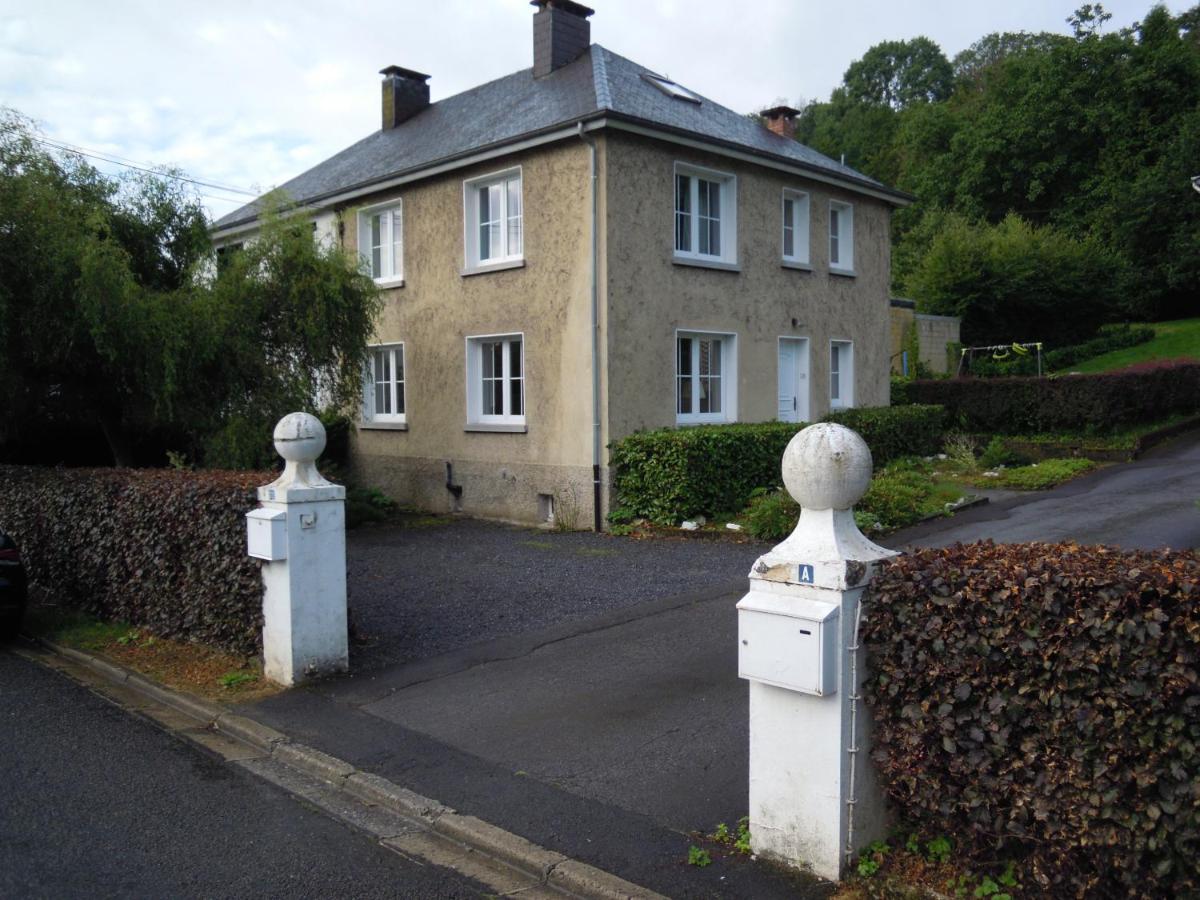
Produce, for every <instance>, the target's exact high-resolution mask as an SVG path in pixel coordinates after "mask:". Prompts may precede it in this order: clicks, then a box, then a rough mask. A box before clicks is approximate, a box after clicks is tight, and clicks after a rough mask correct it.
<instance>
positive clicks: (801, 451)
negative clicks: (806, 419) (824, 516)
mask: <svg viewBox="0 0 1200 900" xmlns="http://www.w3.org/2000/svg"><path fill="white" fill-rule="evenodd" d="M783 483H784V485H785V486H786V487H787V490H788V493H789V494H791V495H792V498H793V499H794V500H795V501H796V502H797V503H799V504H800V506H801V508H802V509H850V508H852V507H853V506H854V504H855V503H857V502H858V501H859V499H860V498H861V497H862V495H863V494H865V493H866V492H867V488H868V487H869V486H870V483H871V449H870V448H869V447H868V446H867V442H866V441H864V440H863V439H862V438H861V437H859V436H858V435H857V434H856V433H855V432H853V431H851V430H850V429H849V428H847V427H845V426H844V425H836V424H834V423H832V422H821V423H819V424H817V425H809V426H808V427H807V428H805V429H802V430H801V431H800V432H799V433H797V434H796V435H795V437H793V438H792V439H791V440H790V441H789V442H788V445H787V449H786V450H784V451H783Z"/></svg>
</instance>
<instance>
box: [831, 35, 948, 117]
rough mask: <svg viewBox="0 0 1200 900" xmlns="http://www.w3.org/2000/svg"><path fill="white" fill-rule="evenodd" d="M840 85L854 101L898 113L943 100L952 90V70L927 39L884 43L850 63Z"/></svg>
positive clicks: (934, 45) (938, 50) (940, 50)
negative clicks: (898, 111)
mask: <svg viewBox="0 0 1200 900" xmlns="http://www.w3.org/2000/svg"><path fill="white" fill-rule="evenodd" d="M842 83H843V84H844V85H845V88H846V93H847V95H848V96H849V98H850V100H852V101H854V102H858V103H865V104H867V105H872V106H880V105H882V106H890V107H891V108H892V109H897V110H899V109H904V108H905V107H908V106H911V105H912V104H914V103H935V102H937V101H939V100H945V99H946V98H947V97H949V96H950V92H951V91H952V90H953V88H954V69H953V68H952V67H951V65H950V61H949V60H948V59H946V55H945V54H944V53H942V48H941V47H939V46H938V45H937V44H935V43H934V42H933V41H931V40H930V39H929V38H927V37H917V38H913V39H912V40H911V41H884V42H883V43H882V44H876V45H875V46H874V47H872V48H871V49H870V50H868V51H867V52H866V53H864V54H863V57H862V59H859V60H855V61H854V62H853V63H851V64H850V68H848V69H847V70H846V74H845V76H843V78H842Z"/></svg>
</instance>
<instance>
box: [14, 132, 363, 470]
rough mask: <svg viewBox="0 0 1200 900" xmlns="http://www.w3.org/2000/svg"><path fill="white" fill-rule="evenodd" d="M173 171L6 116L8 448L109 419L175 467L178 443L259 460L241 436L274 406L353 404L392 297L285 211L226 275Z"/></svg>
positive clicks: (103, 427)
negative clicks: (81, 152) (89, 153)
mask: <svg viewBox="0 0 1200 900" xmlns="http://www.w3.org/2000/svg"><path fill="white" fill-rule="evenodd" d="M174 174H175V173H172V172H162V173H157V174H153V175H146V174H139V175H137V176H133V177H127V178H112V177H109V176H105V175H103V174H101V173H99V172H97V171H96V170H95V169H94V168H92V167H91V166H89V165H88V164H87V163H86V162H85V161H84V160H83V159H82V158H80V157H78V156H76V155H72V154H57V153H51V152H50V151H48V150H46V149H44V145H43V144H42V143H41V140H40V138H39V136H38V133H37V131H36V129H35V127H34V126H33V125H32V123H31V122H29V120H27V119H25V118H23V117H21V116H20V115H19V114H17V113H15V112H13V111H3V112H0V391H2V392H3V395H4V396H5V398H6V400H7V402H8V415H7V416H6V418H5V419H4V421H3V422H2V423H0V447H3V448H5V452H6V453H8V455H10V456H11V455H12V453H14V452H16V451H15V450H14V449H13V448H14V447H16V446H17V445H18V444H19V443H21V442H24V444H25V445H26V447H28V445H29V443H30V442H31V440H32V438H31V436H37V435H40V436H42V437H45V436H47V435H49V434H52V433H55V434H59V435H63V434H68V435H70V436H72V437H78V436H79V435H82V434H86V433H88V431H89V430H94V429H99V430H100V431H101V432H102V433H103V435H104V439H105V442H106V445H107V447H108V450H109V452H110V454H111V458H112V460H113V462H115V463H117V464H118V465H130V464H133V463H134V462H136V461H139V460H153V461H156V462H161V461H162V451H163V450H164V449H166V448H174V449H176V450H184V451H186V452H188V453H189V454H191V455H192V456H193V458H195V459H198V460H205V459H206V460H207V461H208V462H225V463H230V462H233V463H250V462H261V461H265V460H266V459H267V458H268V457H266V456H265V453H258V455H257V458H253V457H255V454H254V453H251V452H249V451H247V450H245V442H244V441H243V442H241V443H240V444H239V443H238V442H235V441H230V440H228V437H229V435H231V434H233V433H239V432H250V431H255V432H256V433H259V434H261V436H262V437H261V440H260V441H259V442H258V443H257V444H255V445H254V446H257V447H261V448H266V447H268V446H269V433H270V425H271V424H273V421H274V419H275V418H277V417H278V416H279V415H281V414H282V413H284V412H288V411H290V410H291V409H293V408H303V407H311V406H312V404H313V398H314V397H315V396H316V395H317V388H318V387H320V388H323V389H324V391H325V393H326V394H327V395H328V396H329V398H330V399H331V400H333V401H334V402H336V403H339V404H342V405H346V404H349V403H350V402H352V396H353V395H354V394H355V393H356V391H357V389H358V385H359V384H360V383H361V381H360V379H361V372H362V367H363V365H364V362H365V356H366V342H367V339H368V338H369V336H370V334H371V332H372V322H373V319H374V315H375V314H376V312H377V310H378V303H379V300H378V295H377V293H376V291H375V288H374V285H373V283H372V282H371V280H370V279H369V278H367V277H366V276H364V275H362V274H361V273H359V272H358V271H357V270H356V268H355V265H354V264H353V263H351V262H350V261H349V260H347V259H346V258H345V257H344V256H343V254H341V252H340V251H338V250H336V249H332V248H323V247H319V246H317V245H316V244H315V243H314V240H313V237H312V230H311V228H310V227H309V225H308V223H307V222H302V221H299V220H288V219H284V218H281V217H277V216H275V217H271V216H268V217H267V220H266V221H265V223H264V225H263V227H262V229H261V231H260V234H259V236H258V238H257V239H256V240H255V241H253V242H252V243H251V244H250V246H249V247H248V248H247V249H246V250H245V251H244V252H243V254H242V255H241V257H242V258H241V259H240V260H239V261H238V262H237V263H236V264H235V265H233V266H231V267H229V270H228V271H227V272H223V273H222V274H221V275H220V276H219V277H218V276H216V274H215V265H214V261H213V254H212V248H211V245H210V242H209V238H208V229H209V225H208V222H207V219H206V218H205V214H204V210H203V208H202V206H201V205H200V203H199V200H198V198H197V197H196V196H195V195H194V194H192V193H190V192H189V191H188V190H187V189H186V188H184V187H183V186H182V185H183V183H182V182H181V181H180V180H179V179H177V178H174V177H173V175H174ZM251 426H252V427H251ZM222 436H225V439H224V440H223V439H222ZM235 446H236V447H241V448H242V449H241V450H238V451H237V452H234V450H233V448H234V447H235ZM42 447H43V448H44V447H45V444H44V443H43V444H42ZM56 459H57V457H56Z"/></svg>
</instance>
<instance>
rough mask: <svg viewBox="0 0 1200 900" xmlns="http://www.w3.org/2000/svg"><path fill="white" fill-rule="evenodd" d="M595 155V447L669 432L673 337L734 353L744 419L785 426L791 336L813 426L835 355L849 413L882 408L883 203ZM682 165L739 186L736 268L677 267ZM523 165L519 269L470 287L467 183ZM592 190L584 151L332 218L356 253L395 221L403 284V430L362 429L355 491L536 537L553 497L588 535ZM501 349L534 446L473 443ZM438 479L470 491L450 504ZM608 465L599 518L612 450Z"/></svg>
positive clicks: (771, 173) (649, 148) (709, 159)
mask: <svg viewBox="0 0 1200 900" xmlns="http://www.w3.org/2000/svg"><path fill="white" fill-rule="evenodd" d="M594 140H595V143H596V158H597V171H598V178H597V182H596V190H597V198H596V199H597V210H598V216H597V218H598V221H599V229H598V231H597V235H596V237H597V240H596V279H597V283H596V287H597V297H598V316H597V327H598V331H599V342H598V343H599V361H598V377H599V395H600V416H599V420H600V442H601V446H602V448H604V447H607V445H608V444H609V442H611V441H613V440H615V439H619V438H621V437H623V436H625V435H627V434H630V433H632V432H633V431H636V430H640V429H649V428H660V427H667V426H674V425H676V424H677V418H676V393H675V391H676V369H675V366H676V355H675V354H676V333H677V331H680V330H683V331H698V332H715V333H720V334H725V335H735V336H736V365H731V368H735V369H736V415H732V416H731V418H732V419H733V420H736V421H743V422H753V421H766V420H770V419H773V418H776V416H777V414H778V405H777V403H778V395H777V378H778V365H779V358H778V352H779V342H780V339H781V338H806V339H807V340H808V354H807V356H808V371H807V377H806V383H807V391H808V397H807V404H808V412H809V415H808V418H809V419H816V418H819V417H820V416H822V415H824V414H825V413H826V412H827V411H828V409H829V371H828V369H829V358H830V357H829V345H830V341H833V340H836V341H846V342H851V343H852V345H853V353H852V361H853V386H854V387H853V405H856V406H873V405H882V404H886V403H887V402H888V380H887V378H888V357H889V353H890V345H889V331H888V329H889V318H888V293H887V288H888V283H889V277H890V273H889V260H890V254H889V215H890V208H889V206H888V205H887V204H886V203H884V202H883V201H879V200H873V199H869V198H867V197H864V196H861V195H857V194H853V193H850V192H847V191H842V190H840V189H838V188H835V187H832V186H830V185H827V184H824V183H821V182H818V181H815V180H809V179H805V178H801V177H793V176H791V175H790V174H787V173H783V172H780V171H776V170H773V169H770V168H767V167H764V166H760V165H756V164H754V163H750V162H742V161H737V160H732V159H729V158H726V157H723V156H719V155H715V154H708V153H702V152H697V151H694V150H690V149H688V148H686V147H680V146H678V145H675V144H671V143H667V142H663V141H657V140H654V139H651V138H647V137H641V136H637V135H632V134H621V133H613V132H605V133H601V134H597V135H596V136H595V137H594ZM677 163H683V164H686V165H692V166H700V167H705V168H708V169H713V170H719V171H721V172H724V173H728V174H729V175H732V176H733V177H734V178H735V179H736V185H737V188H736V222H737V251H736V270H730V269H728V268H726V269H713V268H708V267H704V266H700V265H683V264H680V263H679V261H678V260H677V259H676V257H675V253H674V242H673V218H674V171H675V166H676V164H677ZM518 167H519V169H520V172H521V180H522V191H523V198H524V199H523V209H524V226H523V227H524V237H523V245H524V250H523V256H524V258H523V261H522V263H521V264H520V265H519V266H517V267H514V268H508V269H503V270H500V271H488V272H482V273H478V274H464V265H465V258H466V250H465V247H464V241H465V237H464V226H463V222H464V199H463V185H464V181H466V180H469V179H472V178H475V177H478V176H481V175H485V174H488V173H490V172H496V171H502V170H508V169H514V168H518ZM785 188H786V189H790V190H797V191H803V192H805V193H807V194H808V196H809V198H810V208H809V216H810V226H809V246H810V264H809V267H808V268H807V269H798V268H795V267H787V266H784V265H782V264H781V240H782V238H781V232H782V225H781V197H782V192H783V190H784V189H785ZM591 190H592V188H591V160H590V156H589V148H588V145H587V143H585V142H584V141H583V140H578V139H577V140H574V141H563V142H558V143H554V144H549V145H547V146H544V147H539V148H536V149H531V150H528V151H526V152H524V153H520V154H514V155H512V156H510V157H504V158H500V159H495V160H491V161H489V162H487V163H485V164H481V165H478V166H474V167H471V168H467V169H462V170H458V171H454V172H452V173H449V174H445V175H440V176H437V177H434V178H430V179H428V180H424V181H417V182H414V183H412V184H408V185H405V186H403V187H402V188H397V189H394V190H391V191H386V192H380V193H378V194H373V195H370V196H367V197H363V198H361V199H360V200H357V201H356V202H355V203H354V204H353V205H347V206H344V207H342V208H341V209H340V210H339V211H338V216H339V222H340V225H339V231H340V234H341V239H342V242H343V246H344V247H345V248H346V249H347V251H348V252H357V251H356V247H357V242H358V234H357V228H358V221H359V215H358V213H359V211H360V210H361V209H363V208H365V207H370V206H374V205H376V204H379V203H384V202H390V201H393V200H396V199H399V200H401V201H402V203H403V220H404V226H403V227H404V250H403V258H404V284H403V286H402V287H394V288H389V289H387V290H386V291H385V304H384V310H383V313H382V315H381V316H380V320H379V325H378V329H377V338H378V343H380V344H395V343H403V344H404V362H405V399H406V422H405V423H404V424H403V425H396V424H377V423H372V422H370V421H368V420H367V418H366V417H364V421H363V422H362V423H361V424H360V426H359V428H358V430H357V435H356V439H355V441H354V443H353V451H352V465H353V468H354V470H355V476H356V477H357V478H358V479H359V480H361V481H362V482H364V483H367V484H371V485H375V486H377V487H379V488H380V489H382V490H383V491H384V492H385V493H387V494H389V495H390V496H393V497H395V498H396V499H398V500H400V501H402V502H405V503H411V504H415V505H417V506H420V507H424V508H428V509H433V510H438V511H443V510H461V511H463V512H466V513H469V514H471V515H477V516H482V517H490V518H497V519H504V520H510V521H517V522H526V523H536V522H538V521H540V520H543V519H544V517H545V513H546V511H547V505H546V502H547V497H553V498H554V509H555V515H556V517H557V519H558V521H559V522H560V523H563V524H567V525H570V526H575V527H588V526H589V525H590V524H591V523H592V521H593V503H592V497H593V492H592V462H593V460H592V434H593V431H592V427H593V425H592V423H593V411H592V390H593V388H592V377H593V374H592V344H591V340H592V338H591V327H592V325H591V289H592V288H591V277H592V276H591V271H592V270H591V266H592V255H591V254H592V243H591V222H592V206H591ZM831 200H837V201H841V202H844V203H849V204H852V205H853V210H854V217H853V246H854V274H853V275H852V276H850V275H844V274H833V273H831V272H830V266H829V262H828V215H829V202H830V201H831ZM726 215H727V216H728V211H727V213H726ZM731 221H732V220H731V219H729V218H727V219H726V224H727V225H728V224H729V223H730V222H731ZM508 334H520V335H521V336H522V338H523V347H524V359H525V373H524V377H525V383H524V392H525V423H524V427H523V430H518V431H509V432H494V431H486V430H475V429H474V428H473V427H472V426H471V425H470V424H469V422H468V416H467V394H468V387H467V378H468V374H467V364H466V357H467V346H466V342H467V340H468V338H470V337H472V336H478V335H508ZM727 363H729V364H732V363H733V357H732V356H730V357H728V358H727ZM733 374H734V373H732V372H729V373H727V377H733ZM730 412H732V410H730ZM447 463H449V464H450V466H451V470H450V473H449V474H450V476H451V478H452V483H453V484H454V485H458V486H461V488H462V490H461V493H458V494H456V493H455V492H453V491H451V490H450V489H449V488H448V487H447V474H448V473H447ZM600 463H601V467H602V468H601V481H602V514H603V513H607V505H608V485H609V473H608V470H607V451H606V450H602V454H601V460H600Z"/></svg>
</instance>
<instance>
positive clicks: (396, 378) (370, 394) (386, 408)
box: [363, 344, 408, 424]
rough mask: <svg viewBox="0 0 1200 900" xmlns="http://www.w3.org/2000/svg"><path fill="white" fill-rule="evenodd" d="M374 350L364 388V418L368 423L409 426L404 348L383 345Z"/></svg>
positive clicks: (368, 365) (368, 363) (372, 350)
mask: <svg viewBox="0 0 1200 900" xmlns="http://www.w3.org/2000/svg"><path fill="white" fill-rule="evenodd" d="M369 349H370V354H371V355H370V359H369V360H368V362H367V378H366V382H365V385H364V388H363V413H364V415H363V418H364V419H365V420H366V421H368V422H381V423H388V422H390V423H401V424H403V423H405V422H407V421H408V418H407V414H406V412H405V403H404V400H405V398H404V345H403V344H380V345H378V346H375V347H371V348H369Z"/></svg>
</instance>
